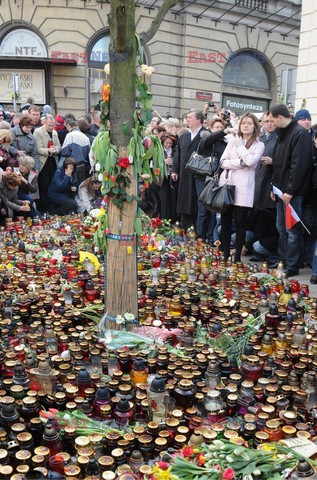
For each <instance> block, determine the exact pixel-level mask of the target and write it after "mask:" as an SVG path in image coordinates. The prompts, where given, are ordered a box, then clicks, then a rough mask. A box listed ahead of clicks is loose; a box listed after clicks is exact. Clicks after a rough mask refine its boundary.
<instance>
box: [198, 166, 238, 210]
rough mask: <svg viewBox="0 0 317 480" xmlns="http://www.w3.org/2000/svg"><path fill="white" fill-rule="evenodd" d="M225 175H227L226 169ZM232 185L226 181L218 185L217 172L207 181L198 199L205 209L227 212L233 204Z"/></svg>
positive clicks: (233, 189) (233, 188)
mask: <svg viewBox="0 0 317 480" xmlns="http://www.w3.org/2000/svg"><path fill="white" fill-rule="evenodd" d="M226 177H228V170H227V174H226ZM234 191H235V186H234V185H227V184H226V183H225V184H224V185H222V186H221V187H220V186H219V174H218V173H216V174H215V175H214V176H213V177H212V178H211V179H210V180H209V182H208V183H207V185H206V186H205V188H204V190H203V191H202V192H201V195H200V197H199V199H198V201H199V202H200V203H202V204H203V205H204V207H205V208H207V210H210V211H211V212H214V213H224V214H225V213H229V212H230V211H231V210H232V208H233V205H234Z"/></svg>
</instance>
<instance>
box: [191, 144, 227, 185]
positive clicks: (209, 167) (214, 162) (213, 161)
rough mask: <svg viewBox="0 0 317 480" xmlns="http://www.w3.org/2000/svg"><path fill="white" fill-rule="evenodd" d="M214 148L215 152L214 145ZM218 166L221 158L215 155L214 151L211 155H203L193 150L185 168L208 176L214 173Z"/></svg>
mask: <svg viewBox="0 0 317 480" xmlns="http://www.w3.org/2000/svg"><path fill="white" fill-rule="evenodd" d="M212 150H213V152H214V146H213V149H212ZM218 166H219V158H218V157H217V156H216V155H214V153H212V154H211V156H210V157H203V156H202V155H199V153H197V152H193V153H192V154H191V156H190V159H189V160H188V162H187V163H186V167H185V168H186V169H188V170H189V171H190V172H192V173H194V174H195V175H203V176H205V177H206V176H212V175H214V174H215V173H216V171H217V169H218Z"/></svg>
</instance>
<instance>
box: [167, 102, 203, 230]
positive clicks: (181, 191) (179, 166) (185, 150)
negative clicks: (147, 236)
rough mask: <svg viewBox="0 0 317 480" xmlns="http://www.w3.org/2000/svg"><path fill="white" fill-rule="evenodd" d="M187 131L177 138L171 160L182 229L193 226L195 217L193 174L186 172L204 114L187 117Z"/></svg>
mask: <svg viewBox="0 0 317 480" xmlns="http://www.w3.org/2000/svg"><path fill="white" fill-rule="evenodd" d="M187 122H188V127H189V131H188V132H186V133H184V134H183V135H181V136H180V137H179V140H178V148H177V150H176V154H175V156H174V159H173V168H172V174H171V176H172V179H173V180H174V182H176V181H177V180H178V179H179V183H178V200H177V213H178V214H180V215H181V222H182V227H183V228H185V229H188V228H189V227H191V226H192V225H194V224H195V221H196V215H197V196H196V189H195V180H194V176H193V174H192V173H191V172H190V171H189V170H186V168H185V167H186V164H187V162H188V160H189V159H190V156H191V154H192V153H193V152H194V151H196V150H197V148H198V145H199V142H200V140H201V137H200V133H201V131H204V130H205V128H204V127H203V122H204V114H203V112H200V111H198V110H195V111H192V112H189V114H188V115H187Z"/></svg>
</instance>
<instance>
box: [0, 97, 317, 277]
mask: <svg viewBox="0 0 317 480" xmlns="http://www.w3.org/2000/svg"><path fill="white" fill-rule="evenodd" d="M210 109H213V111H210ZM100 121H101V112H100V111H98V110H95V111H93V112H92V113H90V114H87V115H83V116H82V117H80V118H79V119H76V118H75V117H74V115H73V114H71V113H67V114H65V115H63V116H62V115H57V116H54V115H53V114H52V109H51V107H50V106H49V105H45V106H44V107H43V109H40V108H39V107H37V106H36V105H34V103H32V101H30V103H28V104H26V105H23V106H22V107H21V109H20V111H19V112H16V113H14V112H13V113H12V112H10V113H9V112H6V111H5V109H4V108H2V107H1V106H0V167H1V168H0V175H1V182H0V202H1V205H0V209H1V210H0V212H1V214H0V215H1V216H2V218H5V217H13V216H15V215H18V214H19V215H21V214H22V215H25V216H31V217H34V216H40V217H41V216H42V215H43V214H45V213H46V212H49V213H51V214H59V215H66V214H69V213H71V212H79V213H88V212H89V211H90V210H91V209H92V208H94V207H95V206H98V205H100V202H101V191H100V189H101V182H100V181H98V177H96V176H95V175H94V168H93V166H94V158H93V154H92V144H93V142H94V139H95V137H96V135H97V134H98V130H99V128H100ZM148 134H152V135H156V136H158V137H159V138H160V140H161V142H162V147H163V151H164V155H165V162H166V170H167V176H166V177H163V178H160V179H159V180H158V181H156V182H153V183H152V184H151V186H150V188H146V187H147V182H145V181H144V179H142V176H141V178H140V179H139V198H140V200H139V206H140V208H142V210H144V211H145V213H147V214H148V215H149V216H153V217H161V218H163V219H170V220H171V221H172V222H175V221H177V220H178V221H179V222H180V223H181V225H182V227H183V228H184V229H188V228H189V227H191V226H194V228H195V230H196V232H197V234H198V236H199V237H200V238H202V239H204V240H205V241H206V242H208V243H210V244H211V245H216V246H219V248H221V249H222V250H223V255H224V258H225V260H228V259H229V257H231V255H233V261H234V262H240V261H241V255H244V254H246V253H248V252H249V253H250V255H251V257H252V258H251V260H252V259H254V260H262V259H266V260H267V261H268V262H269V265H270V266H271V267H273V266H275V265H276V264H277V263H278V262H279V261H283V262H284V264H285V268H286V274H287V275H288V276H294V275H297V274H298V273H299V269H300V268H302V267H303V266H304V265H305V264H308V265H310V266H311V268H312V276H311V283H317V250H316V248H317V196H316V192H317V190H316V189H317V133H316V130H315V129H314V128H313V127H312V119H311V115H310V113H309V111H308V110H306V109H301V110H299V111H298V112H296V113H295V115H294V116H292V115H291V114H290V112H289V110H288V108H287V107H286V106H285V105H282V104H278V105H275V106H273V107H272V108H271V109H270V110H269V111H268V112H266V113H265V114H264V115H263V116H262V118H261V120H260V121H259V120H258V118H257V117H256V116H255V115H254V114H252V113H245V114H244V115H242V116H241V117H240V118H239V117H237V116H236V115H235V114H234V113H233V112H230V111H226V110H224V109H223V110H221V111H219V109H218V108H217V106H216V105H214V104H211V105H210V104H206V105H205V109H204V111H198V110H193V111H190V112H188V113H187V114H186V115H184V116H183V118H182V119H181V121H179V120H178V119H176V118H173V117H168V118H162V117H161V116H160V115H159V114H158V112H156V111H154V112H153V119H152V121H151V124H150V125H149V127H148ZM193 152H197V153H198V154H199V155H201V156H203V157H205V158H206V159H207V158H208V157H213V158H214V159H215V158H216V159H217V162H218V165H219V169H218V173H219V175H220V179H219V184H220V185H224V184H226V183H227V184H229V185H234V186H235V193H234V206H233V208H232V209H231V210H230V212H229V213H226V214H222V215H219V214H215V213H212V212H211V211H209V210H207V209H206V208H205V207H204V206H203V205H202V204H201V203H200V202H199V201H198V199H199V196H200V195H201V193H202V191H203V189H204V188H205V185H206V183H205V182H206V178H205V177H204V176H202V175H194V174H193V173H192V172H191V171H190V170H189V169H188V168H186V165H187V163H188V161H189V159H190V157H191V155H192V154H193ZM288 205H291V206H292V207H293V209H294V210H293V211H295V212H296V214H297V216H298V217H297V218H300V220H301V221H297V222H295V223H294V224H292V226H291V227H290V225H289V224H288V221H287V219H286V215H287V211H288V208H287V206H288ZM19 212H22V213H19ZM303 224H304V225H305V226H306V229H304V228H303ZM308 231H309V233H308Z"/></svg>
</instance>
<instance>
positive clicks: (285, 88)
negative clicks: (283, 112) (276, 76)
mask: <svg viewBox="0 0 317 480" xmlns="http://www.w3.org/2000/svg"><path fill="white" fill-rule="evenodd" d="M296 75H297V68H286V69H284V70H282V76H281V95H280V100H281V101H282V102H283V103H285V104H286V105H288V107H290V108H292V107H293V106H294V105H295V96H296Z"/></svg>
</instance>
